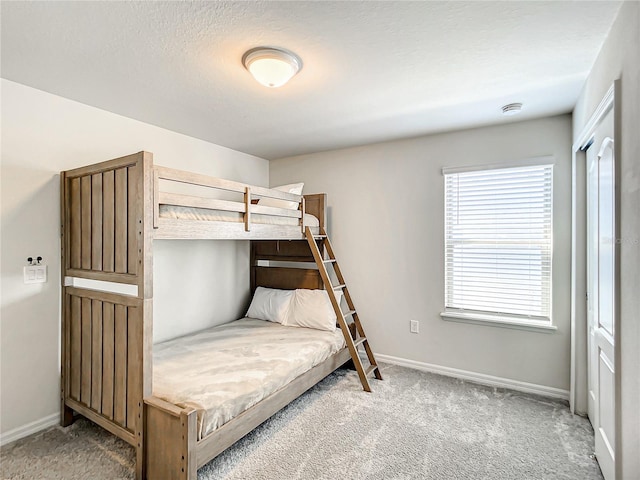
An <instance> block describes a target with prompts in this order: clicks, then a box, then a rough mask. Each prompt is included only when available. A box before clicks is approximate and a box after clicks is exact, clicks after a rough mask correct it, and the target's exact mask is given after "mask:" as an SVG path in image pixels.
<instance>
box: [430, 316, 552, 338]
mask: <svg viewBox="0 0 640 480" xmlns="http://www.w3.org/2000/svg"><path fill="white" fill-rule="evenodd" d="M440 316H441V317H442V319H443V320H447V321H450V322H462V323H473V324H476V325H488V326H492V327H502V328H514V329H516V330H528V331H532V332H544V333H553V332H555V331H556V330H558V327H556V326H555V325H552V324H551V323H550V322H546V321H536V320H525V319H520V318H514V317H508V316H502V315H488V314H481V313H467V312H447V311H444V312H442V313H441V314H440Z"/></svg>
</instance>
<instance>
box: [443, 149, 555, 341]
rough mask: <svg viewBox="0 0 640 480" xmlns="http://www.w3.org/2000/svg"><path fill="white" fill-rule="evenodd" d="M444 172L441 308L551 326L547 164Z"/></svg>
mask: <svg viewBox="0 0 640 480" xmlns="http://www.w3.org/2000/svg"><path fill="white" fill-rule="evenodd" d="M537 162H538V163H540V159H538V160H537ZM443 173H444V178H445V312H443V313H442V316H443V317H445V318H449V319H454V320H469V321H474V322H489V323H499V324H509V325H512V326H522V327H525V328H526V327H538V328H550V329H555V327H553V326H552V324H551V254H552V175H553V166H552V165H540V164H537V165H535V164H534V165H527V166H518V167H513V168H506V167H496V168H485V169H482V170H464V169H445V170H443Z"/></svg>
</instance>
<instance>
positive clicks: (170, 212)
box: [160, 204, 320, 228]
mask: <svg viewBox="0 0 640 480" xmlns="http://www.w3.org/2000/svg"><path fill="white" fill-rule="evenodd" d="M160 217H161V218H172V219H176V220H205V221H209V222H236V223H240V222H244V216H243V214H242V213H240V212H228V211H226V210H210V209H208V208H197V207H182V206H178V205H164V204H163V205H160ZM298 220H299V219H297V218H293V217H280V216H276V215H261V214H253V215H251V221H252V222H253V223H261V224H265V225H293V226H295V225H298ZM304 224H305V225H306V226H308V227H312V228H314V227H318V226H319V225H320V222H319V221H318V219H317V218H316V217H315V216H313V215H310V214H308V213H305V214H304Z"/></svg>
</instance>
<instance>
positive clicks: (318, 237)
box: [313, 235, 327, 240]
mask: <svg viewBox="0 0 640 480" xmlns="http://www.w3.org/2000/svg"><path fill="white" fill-rule="evenodd" d="M313 238H315V239H317V240H322V239H323V238H327V236H326V235H314V236H313Z"/></svg>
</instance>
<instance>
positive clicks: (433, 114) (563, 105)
mask: <svg viewBox="0 0 640 480" xmlns="http://www.w3.org/2000/svg"><path fill="white" fill-rule="evenodd" d="M619 7H620V2H617V1H616V2H579V1H578V2H561V1H552V2H533V1H513V2H478V1H462V2H405V1H389V2H381V1H376V2H373V1H367V2H330V1H320V2H312V1H304V2H302V1H298V2H274V1H252V2H240V1H234V2H230V1H215V2H8V1H2V3H1V9H2V10H1V14H2V44H1V47H2V65H1V67H2V70H1V73H2V77H4V78H6V79H9V80H13V81H16V82H19V83H22V84H25V85H29V86H32V87H35V88H38V89H41V90H45V91H48V92H51V93H54V94H57V95H61V96H63V97H67V98H71V99H73V100H77V101H79V102H82V103H85V104H88V105H93V106H96V107H99V108H102V109H105V110H109V111H111V112H116V113H118V114H121V115H125V116H127V117H131V118H135V119H138V120H141V121H144V122H147V123H151V124H154V125H159V126H162V127H165V128H168V129H171V130H174V131H177V132H181V133H184V134H187V135H191V136H193V137H197V138H201V139H204V140H207V141H210V142H213V143H216V144H219V145H224V146H227V147H230V148H233V149H236V150H240V151H243V152H247V153H252V154H255V155H258V156H260V157H264V158H269V159H272V158H279V157H284V156H289V155H294V154H300V153H308V152H316V151H322V150H328V149H334V148H340V147H345V146H353V145H359V144H365V143H371V142H377V141H384V140H390V139H397V138H403V137H410V136H416V135H421V134H425V133H431V132H438V131H445V130H453V129H461V128H467V127H472V126H479V125H487V124H493V123H499V122H505V121H508V120H512V119H513V118H505V117H503V116H502V114H501V112H500V107H501V106H502V105H504V104H506V103H510V102H523V103H524V109H523V112H522V114H521V115H520V116H518V117H515V119H517V120H522V119H527V118H535V117H541V116H547V115H554V114H559V113H566V112H570V111H571V110H572V109H573V106H574V104H575V102H576V99H577V96H578V94H579V92H580V89H581V87H582V84H583V82H584V80H585V79H586V76H587V74H588V72H589V69H590V68H591V66H592V64H593V62H594V61H595V58H596V55H597V53H598V51H599V49H600V47H601V45H602V43H603V41H604V39H605V37H606V34H607V33H608V31H609V28H610V27H611V24H612V23H613V19H614V18H615V15H616V13H617V11H618V9H619ZM260 45H267V46H279V47H284V48H287V49H290V50H292V51H294V52H295V53H297V54H298V55H299V56H300V57H301V58H302V60H303V63H304V67H303V69H302V70H301V72H300V73H299V74H298V75H297V76H296V77H294V78H293V79H292V80H291V82H290V83H289V84H287V85H285V86H284V87H282V88H279V89H267V88H265V87H263V86H261V85H259V84H258V83H257V82H256V81H255V80H253V78H252V77H251V76H250V75H249V73H248V72H247V71H246V70H244V68H243V66H242V64H241V57H242V54H243V53H244V52H245V51H246V50H248V49H250V48H252V47H255V46H260Z"/></svg>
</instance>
